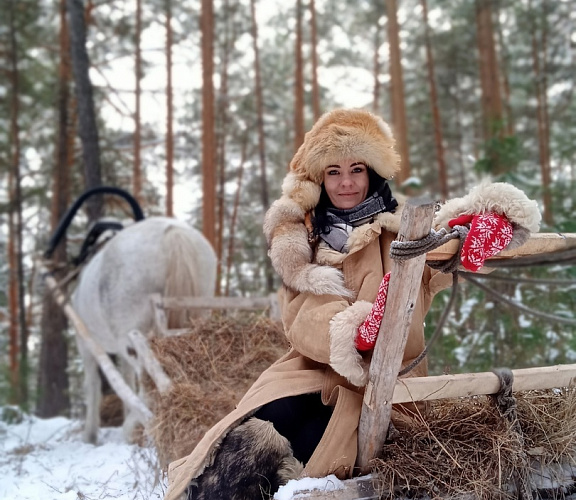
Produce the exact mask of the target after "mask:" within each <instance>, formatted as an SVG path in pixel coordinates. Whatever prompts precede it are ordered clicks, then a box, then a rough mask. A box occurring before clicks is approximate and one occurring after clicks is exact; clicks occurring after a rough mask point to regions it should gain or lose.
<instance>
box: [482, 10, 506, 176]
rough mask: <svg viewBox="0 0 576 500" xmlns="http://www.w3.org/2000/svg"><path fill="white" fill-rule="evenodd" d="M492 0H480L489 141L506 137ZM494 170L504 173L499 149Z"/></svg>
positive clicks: (493, 156) (492, 154)
mask: <svg viewBox="0 0 576 500" xmlns="http://www.w3.org/2000/svg"><path fill="white" fill-rule="evenodd" d="M491 5H492V2H491V0H476V26H477V36H476V39H477V44H478V56H479V64H480V86H481V89H482V113H483V134H484V140H485V141H486V142H488V141H490V140H491V139H494V138H497V137H503V135H504V134H503V131H504V129H503V123H502V118H503V114H502V98H501V93H500V76H499V70H498V58H497V55H496V46H495V44H494V25H493V23H492V7H491ZM489 155H490V157H489V158H488V159H489V160H490V161H491V164H492V168H491V172H492V173H493V174H494V175H500V174H502V173H504V172H505V170H506V169H505V165H504V164H503V163H502V161H501V160H500V159H499V158H498V152H497V151H491V152H490V153H489Z"/></svg>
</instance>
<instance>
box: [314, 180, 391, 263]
mask: <svg viewBox="0 0 576 500" xmlns="http://www.w3.org/2000/svg"><path fill="white" fill-rule="evenodd" d="M397 206H398V202H397V201H396V199H395V198H394V197H393V196H392V191H391V190H390V186H389V185H388V183H387V182H386V181H384V182H383V183H382V185H381V186H380V187H379V188H378V189H377V190H376V191H374V193H372V195H370V196H368V197H367V198H366V199H365V200H364V201H363V202H362V203H360V204H358V205H356V206H355V207H354V208H349V209H339V208H335V207H330V208H328V209H327V210H326V215H327V219H328V223H329V226H328V231H325V232H321V233H320V238H322V239H323V240H324V241H325V242H326V243H327V244H328V245H329V246H330V247H331V248H333V249H334V250H337V251H338V252H340V253H346V252H347V251H348V250H347V248H346V242H347V241H348V236H349V235H350V233H351V232H352V230H353V229H354V228H355V227H358V226H361V225H363V224H366V223H369V222H373V221H374V217H375V216H376V215H377V214H380V213H383V212H394V210H395V209H396V207H397Z"/></svg>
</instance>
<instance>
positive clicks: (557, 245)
mask: <svg viewBox="0 0 576 500" xmlns="http://www.w3.org/2000/svg"><path fill="white" fill-rule="evenodd" d="M458 244H459V240H457V239H455V240H451V241H449V242H448V243H445V244H444V245H442V246H440V247H438V248H436V249H435V250H431V251H430V252H428V253H427V254H426V260H448V259H450V258H451V257H452V256H453V255H454V254H455V253H456V252H457V251H458ZM572 248H576V233H564V234H562V233H534V234H532V235H531V236H530V238H528V240H527V241H526V243H524V244H523V245H522V246H519V247H518V248H514V249H513V250H506V249H504V250H502V251H501V252H499V253H498V254H496V255H494V256H493V257H490V259H488V260H501V259H514V258H517V257H527V256H530V255H538V254H544V253H552V252H560V251H563V250H570V249H572ZM486 267H490V266H489V265H488V264H487V265H486Z"/></svg>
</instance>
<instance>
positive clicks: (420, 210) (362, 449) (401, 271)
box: [357, 199, 434, 470]
mask: <svg viewBox="0 0 576 500" xmlns="http://www.w3.org/2000/svg"><path fill="white" fill-rule="evenodd" d="M433 216H434V203H433V202H432V201H429V200H422V199H412V200H409V201H408V202H407V203H406V205H405V207H404V210H403V211H402V219H401V222H400V231H399V234H398V241H409V240H419V239H421V238H423V237H425V236H427V235H428V234H429V233H430V226H431V224H432V219H433ZM425 259H426V255H420V256H418V257H414V258H411V259H408V260H405V261H399V260H394V261H393V263H392V268H391V275H390V287H389V290H390V291H389V294H388V298H387V304H386V311H385V313H384V318H383V320H382V324H381V325H380V332H379V335H378V339H377V341H376V345H375V347H374V354H373V356H372V361H371V364H370V373H369V381H368V384H367V385H366V392H365V394H364V401H363V404H362V414H361V416H360V423H359V429H358V458H357V463H358V465H359V466H360V467H361V469H363V470H364V469H367V468H368V467H369V464H370V460H372V459H373V458H374V457H375V456H376V455H377V453H378V451H379V450H380V449H382V445H383V444H384V440H385V439H386V434H387V430H388V426H389V424H390V415H391V412H392V396H393V394H394V387H395V384H396V379H397V377H398V372H399V371H400V366H401V363H402V356H403V353H404V347H405V346H406V339H407V337H408V331H409V328H410V323H411V321H412V315H413V312H414V308H415V306H416V300H417V298H418V292H419V290H420V286H421V282H422V273H423V271H424V263H425ZM384 325H385V326H384Z"/></svg>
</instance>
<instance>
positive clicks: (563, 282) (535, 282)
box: [460, 264, 576, 286]
mask: <svg viewBox="0 0 576 500" xmlns="http://www.w3.org/2000/svg"><path fill="white" fill-rule="evenodd" d="M490 265H491V264H490ZM460 275H461V276H463V277H464V278H466V277H468V276H473V277H475V278H479V279H488V280H494V281H504V282H506V283H528V284H530V285H554V286H571V285H576V280H545V279H539V278H509V277H508V276H498V275H494V274H478V273H469V272H468V271H460Z"/></svg>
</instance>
